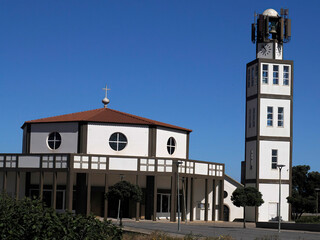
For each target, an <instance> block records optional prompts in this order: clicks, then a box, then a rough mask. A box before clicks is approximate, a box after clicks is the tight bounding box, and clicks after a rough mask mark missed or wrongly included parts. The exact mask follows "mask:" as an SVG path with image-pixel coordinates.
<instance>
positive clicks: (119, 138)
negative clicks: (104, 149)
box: [109, 132, 128, 151]
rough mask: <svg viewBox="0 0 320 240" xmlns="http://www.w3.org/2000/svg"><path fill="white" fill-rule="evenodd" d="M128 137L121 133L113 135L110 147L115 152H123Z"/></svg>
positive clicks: (110, 139)
mask: <svg viewBox="0 0 320 240" xmlns="http://www.w3.org/2000/svg"><path fill="white" fill-rule="evenodd" d="M127 143H128V141H127V137H126V136H125V135H124V134H122V133H119V132H116V133H113V134H112V135H111V136H110V138H109V145H110V147H111V148H112V149H113V150H115V151H121V150H122V149H124V148H125V147H126V146H127Z"/></svg>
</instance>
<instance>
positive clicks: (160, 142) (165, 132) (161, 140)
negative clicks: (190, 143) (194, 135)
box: [156, 127, 187, 158]
mask: <svg viewBox="0 0 320 240" xmlns="http://www.w3.org/2000/svg"><path fill="white" fill-rule="evenodd" d="M170 137H173V138H174V139H175V140H176V148H175V151H174V153H173V154H172V155H170V154H169V153H168V150H167V142H168V139H169V138H170ZM186 156H187V133H186V132H183V131H177V130H173V129H169V128H162V127H157V143H156V157H166V158H186Z"/></svg>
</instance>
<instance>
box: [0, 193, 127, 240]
mask: <svg viewBox="0 0 320 240" xmlns="http://www.w3.org/2000/svg"><path fill="white" fill-rule="evenodd" d="M121 238H122V230H121V229H120V228H118V227H117V226H115V225H113V224H112V223H111V221H103V222H102V221H100V220H99V219H96V218H95V217H94V216H92V215H90V216H82V215H74V214H71V213H68V212H66V213H56V212H55V210H53V209H52V208H48V207H46V206H44V204H43V202H41V201H40V200H39V199H30V198H24V199H22V200H19V201H16V200H15V199H13V198H11V197H9V196H7V195H6V194H2V195H1V196H0V239H5V240H16V239H19V240H31V239H34V240H38V239H39V240H40V239H41V240H42V239H48V240H49V239H50V240H58V239H59V240H62V239H63V240H67V239H68V240H70V239H77V240H80V239H81V240H82V239H83V240H84V239H98V240H105V239H116V240H117V239H119V240H120V239H121Z"/></svg>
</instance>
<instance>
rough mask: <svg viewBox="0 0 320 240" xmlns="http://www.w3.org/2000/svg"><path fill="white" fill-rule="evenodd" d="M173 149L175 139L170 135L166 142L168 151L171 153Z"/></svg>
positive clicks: (174, 147)
mask: <svg viewBox="0 0 320 240" xmlns="http://www.w3.org/2000/svg"><path fill="white" fill-rule="evenodd" d="M175 149H176V140H175V139H174V138H173V137H170V138H169V139H168V142H167V150H168V153H169V154H170V155H172V154H173V153H174V151H175Z"/></svg>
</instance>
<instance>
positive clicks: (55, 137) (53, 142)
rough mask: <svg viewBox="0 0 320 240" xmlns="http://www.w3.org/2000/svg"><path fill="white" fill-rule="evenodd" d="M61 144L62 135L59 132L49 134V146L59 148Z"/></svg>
mask: <svg viewBox="0 0 320 240" xmlns="http://www.w3.org/2000/svg"><path fill="white" fill-rule="evenodd" d="M60 145H61V135H60V134H59V133H58V132H52V133H50V134H49V136H48V146H49V148H51V149H53V150H54V149H58V148H59V147H60Z"/></svg>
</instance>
